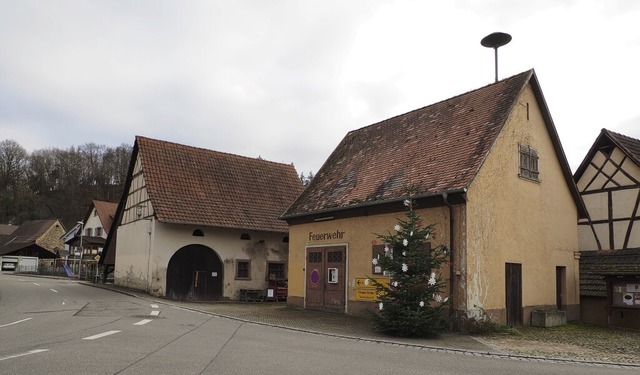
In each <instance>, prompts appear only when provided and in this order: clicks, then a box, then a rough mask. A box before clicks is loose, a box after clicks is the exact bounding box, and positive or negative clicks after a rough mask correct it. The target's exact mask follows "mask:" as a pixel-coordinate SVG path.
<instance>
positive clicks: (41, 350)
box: [0, 349, 49, 361]
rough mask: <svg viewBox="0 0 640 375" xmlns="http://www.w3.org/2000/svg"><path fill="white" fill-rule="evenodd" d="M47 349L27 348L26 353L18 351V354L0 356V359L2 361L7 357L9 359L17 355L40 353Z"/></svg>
mask: <svg viewBox="0 0 640 375" xmlns="http://www.w3.org/2000/svg"><path fill="white" fill-rule="evenodd" d="M48 350H49V349H35V350H29V351H28V352H26V353H20V354H14V355H10V356H6V357H0V361H4V360H7V359H11V358H18V357H24V356H25V355H30V354H38V353H42V352H46V351H48Z"/></svg>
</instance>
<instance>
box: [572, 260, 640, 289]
mask: <svg viewBox="0 0 640 375" xmlns="http://www.w3.org/2000/svg"><path fill="white" fill-rule="evenodd" d="M605 276H640V249H623V250H597V251H581V252H580V295H582V296H589V297H606V296H607V289H606V285H607V284H606V281H605Z"/></svg>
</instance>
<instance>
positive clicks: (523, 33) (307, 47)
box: [0, 0, 640, 174]
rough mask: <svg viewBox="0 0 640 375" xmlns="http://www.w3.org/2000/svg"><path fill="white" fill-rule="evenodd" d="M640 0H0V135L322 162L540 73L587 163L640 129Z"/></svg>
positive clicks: (576, 157) (555, 111)
mask: <svg viewBox="0 0 640 375" xmlns="http://www.w3.org/2000/svg"><path fill="white" fill-rule="evenodd" d="M639 25H640V1H632V0H617V1H616V0H600V1H570V0H538V1H514V0H493V1H491V0H490V1H479V0H458V1H443V0H439V1H426V0H421V1H344V0H340V1H333V0H322V1H302V0H292V1H266V0H255V1H239V0H233V1H184V0H181V1H157V0H149V1H128V0H122V1H117V0H105V1H89V0H77V1H62V0H60V1H58V0H40V1H28V0H15V1H6V0H0V140H4V139H13V140H16V141H17V142H18V143H20V144H21V145H22V146H23V147H25V148H26V149H27V151H29V152H31V151H33V150H35V149H42V148H49V147H56V148H68V147H70V146H72V145H75V146H78V145H82V144H85V143H89V142H94V143H97V144H104V145H107V146H118V145H120V144H122V143H127V144H132V143H133V141H134V136H135V135H143V136H147V137H152V138H157V139H162V140H167V141H172V142H178V143H183V144H187V145H193V146H198V147H204V148H209V149H213V150H218V151H224V152H229V153H234V154H239V155H244V156H250V157H257V156H261V157H262V158H264V159H267V160H272V161H278V162H284V163H293V164H294V165H295V166H296V169H297V170H298V171H299V172H304V173H305V174H306V173H307V172H309V171H314V172H317V171H318V169H319V168H320V166H321V165H322V164H323V163H324V161H325V160H326V159H327V158H328V157H329V154H330V153H331V152H332V151H333V149H334V148H335V147H336V145H337V144H338V143H339V142H340V140H341V139H342V138H343V137H344V136H345V134H346V133H347V132H348V131H350V130H354V129H358V128H361V127H363V126H366V125H369V124H372V123H375V122H378V121H381V120H384V119H387V118H389V117H392V116H395V115H398V114H401V113H404V112H407V111H410V110H413V109H416V108H420V107H423V106H425V105H428V104H432V103H434V102H438V101H440V100H443V99H447V98H449V97H451V96H455V95H458V94H461V93H464V92H467V91H469V90H472V89H476V88H479V87H482V86H485V85H487V84H489V83H492V82H493V80H494V65H493V64H494V60H493V50H492V49H487V48H484V47H482V46H481V45H480V40H481V39H482V37H484V36H486V35H488V34H489V33H492V32H494V31H502V32H507V33H509V34H511V35H512V37H513V40H512V41H511V43H510V44H508V45H506V46H504V47H502V48H500V49H499V59H500V65H499V70H500V72H499V75H500V78H506V77H508V76H511V75H514V74H518V73H520V72H523V71H525V70H528V69H530V68H534V69H535V70H536V74H537V75H538V79H539V81H540V84H541V86H542V90H543V92H544V95H545V98H546V100H547V104H548V106H549V109H550V111H551V115H552V117H553V119H554V122H555V125H556V127H557V130H558V133H559V135H560V140H561V142H562V144H563V146H564V149H565V153H566V154H567V157H568V159H569V164H570V165H571V167H572V169H573V170H574V171H575V169H576V167H577V166H578V165H579V164H580V162H581V161H582V159H583V158H584V156H585V154H586V152H587V151H588V150H589V147H590V146H591V145H592V144H593V142H594V141H595V138H596V137H597V136H598V134H599V132H600V129H602V128H607V129H609V130H613V131H615V132H619V133H623V134H626V135H629V136H632V137H634V138H640V104H639V103H640V95H639V94H638V89H639V88H640V73H639V72H640V26H639Z"/></svg>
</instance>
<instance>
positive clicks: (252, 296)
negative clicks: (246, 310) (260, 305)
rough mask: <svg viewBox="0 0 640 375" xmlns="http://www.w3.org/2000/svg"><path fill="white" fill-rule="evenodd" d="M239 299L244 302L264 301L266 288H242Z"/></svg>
mask: <svg viewBox="0 0 640 375" xmlns="http://www.w3.org/2000/svg"><path fill="white" fill-rule="evenodd" d="M239 299H240V301H242V302H262V301H264V289H240V296H239Z"/></svg>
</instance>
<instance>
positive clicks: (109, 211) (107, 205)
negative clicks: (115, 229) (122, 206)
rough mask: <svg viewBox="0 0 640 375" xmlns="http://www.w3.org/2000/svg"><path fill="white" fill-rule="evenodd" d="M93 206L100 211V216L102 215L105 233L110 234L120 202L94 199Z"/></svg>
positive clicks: (101, 220) (101, 219)
mask: <svg viewBox="0 0 640 375" xmlns="http://www.w3.org/2000/svg"><path fill="white" fill-rule="evenodd" d="M93 206H94V207H95V208H96V211H97V212H98V217H100V222H101V223H102V228H103V229H104V231H105V233H107V234H108V233H109V231H110V230H111V224H113V218H114V216H115V214H116V210H117V209H118V204H117V203H111V202H103V201H96V200H94V201H93ZM85 222H86V220H85Z"/></svg>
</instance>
